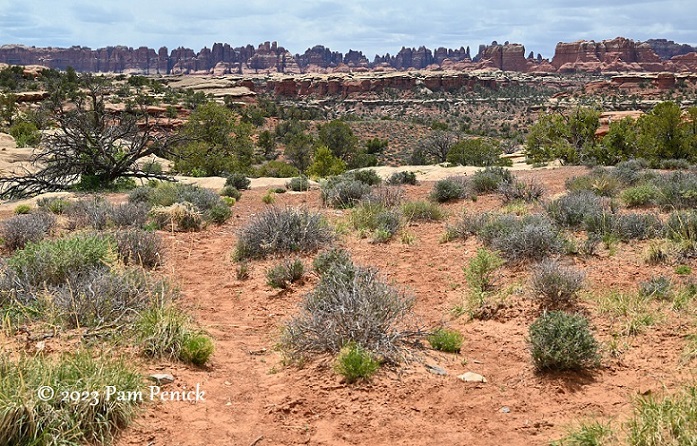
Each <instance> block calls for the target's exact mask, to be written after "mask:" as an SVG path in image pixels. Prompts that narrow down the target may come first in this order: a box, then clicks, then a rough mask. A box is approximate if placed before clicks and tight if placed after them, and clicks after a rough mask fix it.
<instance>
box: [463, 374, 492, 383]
mask: <svg viewBox="0 0 697 446" xmlns="http://www.w3.org/2000/svg"><path fill="white" fill-rule="evenodd" d="M458 378H459V379H461V380H463V381H464V382H468V383H485V382H486V378H484V377H483V376H482V375H479V374H477V373H473V372H467V373H465V374H463V375H460V376H458Z"/></svg>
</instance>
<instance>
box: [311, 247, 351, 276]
mask: <svg viewBox="0 0 697 446" xmlns="http://www.w3.org/2000/svg"><path fill="white" fill-rule="evenodd" d="M352 265H353V262H352V261H351V254H349V252H348V251H347V250H345V249H344V248H331V249H328V250H326V251H322V252H320V253H319V254H317V257H315V260H314V261H313V262H312V268H313V269H314V270H315V272H317V274H319V275H320V276H323V275H325V274H329V273H330V272H331V271H332V269H333V268H335V267H337V266H338V267H341V268H348V267H351V266H352Z"/></svg>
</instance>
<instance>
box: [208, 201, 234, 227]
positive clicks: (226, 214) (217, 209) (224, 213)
mask: <svg viewBox="0 0 697 446" xmlns="http://www.w3.org/2000/svg"><path fill="white" fill-rule="evenodd" d="M205 217H206V220H209V221H212V222H213V223H215V224H218V225H222V224H223V223H225V222H226V221H228V220H229V219H230V217H232V209H230V206H228V205H227V203H225V202H222V201H221V203H220V204H218V205H215V206H213V207H212V208H210V209H208V211H206V213H205Z"/></svg>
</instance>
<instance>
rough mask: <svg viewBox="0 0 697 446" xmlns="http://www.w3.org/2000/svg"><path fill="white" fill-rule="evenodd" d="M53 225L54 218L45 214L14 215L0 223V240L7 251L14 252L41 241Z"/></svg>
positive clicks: (54, 222)
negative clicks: (28, 244)
mask: <svg viewBox="0 0 697 446" xmlns="http://www.w3.org/2000/svg"><path fill="white" fill-rule="evenodd" d="M55 224H56V219H55V217H54V216H53V215H51V214H47V213H45V212H37V213H35V214H26V215H16V216H14V217H11V218H8V219H7V220H4V221H3V222H2V223H0V238H2V243H3V244H4V245H5V247H6V248H7V249H10V250H12V251H14V250H15V249H21V248H24V246H25V245H26V244H27V243H36V242H38V241H40V240H42V239H43V238H44V237H46V236H47V235H48V234H49V233H50V232H51V230H52V229H53V227H54V226H55Z"/></svg>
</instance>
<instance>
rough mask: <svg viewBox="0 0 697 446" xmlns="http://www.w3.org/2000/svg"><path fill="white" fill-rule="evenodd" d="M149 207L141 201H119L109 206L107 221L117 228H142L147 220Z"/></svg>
mask: <svg viewBox="0 0 697 446" xmlns="http://www.w3.org/2000/svg"><path fill="white" fill-rule="evenodd" d="M148 212H149V208H148V206H147V205H145V204H143V203H120V204H115V205H112V206H109V208H108V210H107V218H108V221H109V222H111V224H112V225H114V226H115V227H117V228H128V227H134V228H143V227H144V226H145V224H146V223H147V221H148Z"/></svg>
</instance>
